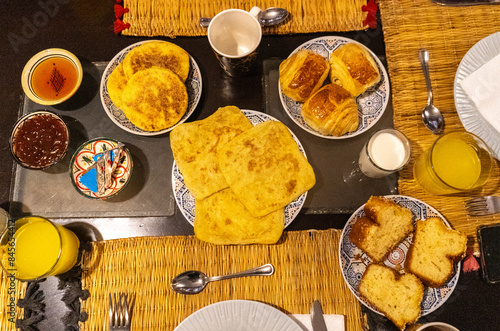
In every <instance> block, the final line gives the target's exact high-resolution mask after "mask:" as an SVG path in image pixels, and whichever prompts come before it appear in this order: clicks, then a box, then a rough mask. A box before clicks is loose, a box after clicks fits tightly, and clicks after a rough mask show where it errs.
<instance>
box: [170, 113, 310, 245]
mask: <svg viewBox="0 0 500 331" xmlns="http://www.w3.org/2000/svg"><path fill="white" fill-rule="evenodd" d="M170 142H171V147H172V152H173V155H174V159H175V162H176V163H177V166H178V167H179V170H180V172H181V173H182V176H183V178H184V183H185V185H186V187H187V188H188V189H189V191H190V192H191V194H192V195H193V196H194V198H195V219H194V232H195V235H196V237H197V238H199V239H200V240H203V241H207V242H211V243H214V244H252V243H261V244H273V243H276V242H277V241H278V240H279V238H280V237H281V234H282V232H283V229H284V225H285V214H284V208H285V206H286V205H288V204H289V203H290V202H292V201H293V200H295V199H296V198H297V197H299V196H300V195H302V194H303V193H304V192H306V191H307V190H309V189H310V188H311V187H313V186H314V184H315V182H316V178H315V175H314V171H313V169H312V167H311V165H310V164H309V162H308V161H307V159H306V158H305V156H304V155H303V154H302V152H301V151H300V150H299V148H298V146H297V143H296V142H295V140H294V139H293V137H292V135H291V133H290V131H289V130H288V128H287V127H286V126H285V125H284V124H282V123H281V122H277V121H266V122H263V123H260V124H257V125H256V126H253V125H252V123H251V122H250V121H249V120H248V119H247V118H246V116H245V115H244V114H243V113H242V112H241V110H240V109H239V108H237V107H234V106H227V107H223V108H219V109H218V110H217V111H216V112H215V113H214V114H213V115H211V116H209V117H207V118H206V119H204V120H200V121H195V122H191V123H184V124H180V125H178V126H177V127H176V128H174V130H172V132H171V134H170Z"/></svg>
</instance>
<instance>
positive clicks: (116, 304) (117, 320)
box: [109, 294, 130, 331]
mask: <svg viewBox="0 0 500 331" xmlns="http://www.w3.org/2000/svg"><path fill="white" fill-rule="evenodd" d="M109 330H110V331H130V310H129V308H128V303H127V295H126V294H118V301H117V300H116V294H113V300H112V299H111V294H110V295H109Z"/></svg>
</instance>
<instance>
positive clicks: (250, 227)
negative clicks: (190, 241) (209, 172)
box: [194, 188, 285, 245]
mask: <svg viewBox="0 0 500 331" xmlns="http://www.w3.org/2000/svg"><path fill="white" fill-rule="evenodd" d="M284 227H285V213H284V210H283V208H281V209H278V210H276V211H274V212H272V213H269V214H267V215H266V216H263V217H254V216H252V215H251V214H250V212H249V211H248V210H247V209H246V208H245V206H244V205H243V204H242V203H241V202H240V200H239V199H238V197H237V196H236V195H235V194H234V192H233V191H232V190H231V189H230V188H226V189H224V190H222V191H219V192H217V193H214V194H212V195H211V196H209V197H207V198H206V199H202V200H196V204H195V218H194V233H195V235H196V237H197V238H198V239H200V240H203V241H206V242H210V243H213V244H218V245H245V244H274V243H276V242H277V241H278V240H279V238H280V237H281V234H282V233H283V229H284Z"/></svg>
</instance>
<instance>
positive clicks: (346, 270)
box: [339, 195, 460, 316]
mask: <svg viewBox="0 0 500 331" xmlns="http://www.w3.org/2000/svg"><path fill="white" fill-rule="evenodd" d="M385 198H387V199H389V200H392V201H394V202H396V203H397V204H398V205H400V206H401V207H404V208H407V209H409V210H410V211H411V212H412V213H413V222H414V224H415V223H416V221H417V220H425V219H428V218H430V217H438V218H440V219H442V220H443V221H444V223H445V224H446V225H447V227H448V228H451V225H450V223H449V222H448V221H447V220H446V219H445V218H444V217H443V215H441V214H440V213H439V212H438V211H437V210H435V209H434V208H433V207H431V206H429V205H428V204H426V203H425V202H422V201H420V200H417V199H415V198H411V197H408V196H403V195H387V196H385ZM364 215H365V213H364V205H363V206H361V207H359V208H358V209H357V210H356V211H355V212H354V213H353V214H352V215H351V217H350V218H349V220H348V221H347V223H346V225H345V227H344V229H343V231H342V234H341V237H340V244H339V259H340V266H341V269H342V275H343V277H344V280H345V281H346V283H347V285H348V287H349V289H350V290H351V292H352V293H353V294H354V295H355V296H356V298H358V300H359V301H360V302H361V303H362V304H363V305H365V306H366V307H368V308H369V309H371V310H372V311H374V312H376V313H378V314H381V315H382V313H381V312H379V311H378V310H377V309H376V308H375V307H373V306H372V305H371V304H370V303H368V302H367V301H366V300H365V299H364V298H363V297H362V296H361V295H360V293H359V291H358V288H359V283H360V281H361V277H362V276H363V273H364V272H365V270H366V268H367V266H368V265H369V264H371V263H372V260H371V258H370V257H369V256H368V255H367V254H366V253H364V252H363V251H362V250H361V249H360V248H358V247H357V246H356V245H354V244H353V243H352V241H351V240H350V239H349V234H350V233H351V229H352V226H353V224H354V222H355V221H356V220H357V219H358V218H360V217H362V216H364ZM412 239H413V234H410V235H409V236H408V237H406V238H405V239H404V240H403V242H402V243H400V244H399V245H398V246H397V247H396V248H395V249H394V250H392V251H391V252H390V253H389V254H388V256H387V258H386V259H385V260H384V261H383V264H384V265H386V266H388V267H390V268H392V269H396V270H402V269H403V268H404V263H405V260H406V255H407V253H408V249H409V247H410V245H411V242H412ZM459 270H460V262H458V263H457V264H455V271H456V272H455V274H454V275H453V277H452V278H451V279H450V280H449V281H448V282H447V283H446V284H445V285H443V286H442V287H438V288H431V287H427V286H425V289H424V297H423V299H422V302H421V304H420V315H421V316H424V315H427V314H429V313H431V312H433V311H434V310H436V309H437V308H439V307H440V306H441V305H443V304H444V303H445V301H446V300H448V298H449V297H450V295H451V293H452V292H453V290H454V289H455V287H456V285H457V283H458V277H459V272H458V271H459Z"/></svg>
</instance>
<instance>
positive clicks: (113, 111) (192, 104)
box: [99, 40, 202, 136]
mask: <svg viewBox="0 0 500 331" xmlns="http://www.w3.org/2000/svg"><path fill="white" fill-rule="evenodd" d="M152 41H160V40H147V41H141V42H138V43H135V44H132V45H130V46H128V47H127V48H125V49H123V50H122V51H121V52H120V53H118V54H116V55H115V57H114V58H113V59H112V60H111V61H110V62H109V64H108V66H107V67H106V69H105V70H104V73H103V74H102V78H101V87H100V90H99V92H100V95H101V103H102V106H103V107H104V111H105V112H106V114H107V115H108V116H109V118H110V119H111V120H112V121H113V122H114V123H115V124H116V125H118V126H119V127H120V128H122V129H123V130H125V131H128V132H130V133H133V134H137V135H141V136H155V135H159V134H163V133H166V132H169V131H171V130H172V129H173V128H175V127H176V126H177V125H179V124H181V123H183V122H185V121H186V120H187V119H188V118H189V116H191V114H192V113H193V112H194V110H195V109H196V106H197V105H198V102H199V101H200V97H201V90H202V79H201V72H200V68H198V64H197V63H196V61H195V60H194V59H193V57H192V56H191V55H190V56H189V64H190V68H189V75H188V77H187V79H186V82H185V84H186V88H187V93H188V108H187V110H186V113H185V114H184V116H182V118H181V120H180V121H179V122H177V123H176V124H175V125H173V126H171V127H169V128H166V129H163V130H160V131H146V130H142V129H140V128H138V127H136V126H135V125H134V124H132V122H130V121H129V119H128V118H127V116H125V114H124V113H123V111H122V110H121V109H120V108H118V107H117V106H116V105H115V104H114V103H113V101H111V98H110V97H109V93H108V88H107V84H108V77H109V75H110V74H111V73H112V72H113V70H114V69H115V68H116V67H117V66H118V65H119V64H120V62H122V61H123V59H124V58H125V56H126V55H127V54H128V52H130V51H131V50H132V49H133V48H135V47H138V46H141V45H142V44H144V43H147V42H152Z"/></svg>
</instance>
